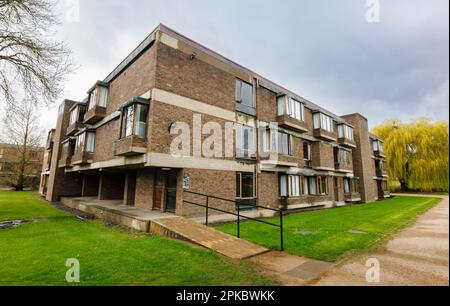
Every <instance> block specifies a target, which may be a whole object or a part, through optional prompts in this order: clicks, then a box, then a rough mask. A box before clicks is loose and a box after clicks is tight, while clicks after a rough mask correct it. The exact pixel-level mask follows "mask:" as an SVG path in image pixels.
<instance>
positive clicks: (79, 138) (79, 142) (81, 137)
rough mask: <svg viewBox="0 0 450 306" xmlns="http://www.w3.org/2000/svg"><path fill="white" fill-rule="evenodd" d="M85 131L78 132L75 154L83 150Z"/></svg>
mask: <svg viewBox="0 0 450 306" xmlns="http://www.w3.org/2000/svg"><path fill="white" fill-rule="evenodd" d="M85 137H86V133H82V134H79V135H78V136H77V140H76V143H75V154H79V153H81V152H83V150H84V140H85Z"/></svg>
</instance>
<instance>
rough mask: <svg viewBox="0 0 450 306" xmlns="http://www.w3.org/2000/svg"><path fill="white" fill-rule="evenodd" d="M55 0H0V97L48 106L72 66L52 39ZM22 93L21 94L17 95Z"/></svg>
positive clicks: (65, 51) (66, 52) (65, 50)
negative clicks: (26, 99)
mask: <svg viewBox="0 0 450 306" xmlns="http://www.w3.org/2000/svg"><path fill="white" fill-rule="evenodd" d="M55 9H56V0H0V98H3V100H5V101H7V102H13V101H14V100H15V99H16V100H17V97H19V96H27V97H28V98H30V99H32V100H34V101H37V102H44V103H45V104H47V105H49V104H52V103H53V102H54V101H55V99H57V98H58V97H59V95H60V93H61V91H62V89H63V83H64V80H65V77H66V76H67V74H68V73H70V72H71V71H72V70H73V68H74V66H73V63H72V61H71V59H70V55H71V52H70V51H69V49H68V48H67V46H66V45H65V44H64V43H62V42H58V41H55V39H54V36H55V33H54V31H52V29H54V26H55V25H56V24H58V23H59V20H58V18H57V16H56V14H55V13H54V12H55ZM21 94H22V95H21Z"/></svg>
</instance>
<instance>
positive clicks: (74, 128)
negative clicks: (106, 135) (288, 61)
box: [66, 121, 84, 136]
mask: <svg viewBox="0 0 450 306" xmlns="http://www.w3.org/2000/svg"><path fill="white" fill-rule="evenodd" d="M83 128H84V124H83V123H82V122H79V121H77V122H75V123H73V124H71V125H69V127H67V131H66V135H67V136H73V135H75V134H76V133H77V132H78V131H80V130H82V129H83Z"/></svg>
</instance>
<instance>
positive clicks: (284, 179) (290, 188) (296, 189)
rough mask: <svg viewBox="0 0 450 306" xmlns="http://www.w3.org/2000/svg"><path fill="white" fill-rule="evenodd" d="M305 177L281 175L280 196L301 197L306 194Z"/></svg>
mask: <svg viewBox="0 0 450 306" xmlns="http://www.w3.org/2000/svg"><path fill="white" fill-rule="evenodd" d="M305 180H306V179H305V177H303V176H298V175H280V196H282V197H287V196H289V197H300V196H302V195H304V194H305V193H307V192H305V190H307V189H305V184H304V181H305Z"/></svg>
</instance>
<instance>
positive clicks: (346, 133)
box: [338, 124, 355, 140]
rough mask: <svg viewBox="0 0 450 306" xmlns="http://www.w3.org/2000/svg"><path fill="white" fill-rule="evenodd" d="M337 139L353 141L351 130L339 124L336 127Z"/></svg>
mask: <svg viewBox="0 0 450 306" xmlns="http://www.w3.org/2000/svg"><path fill="white" fill-rule="evenodd" d="M338 133H339V138H345V139H348V140H355V137H354V131H353V128H351V127H349V126H348V125H344V124H341V125H339V127H338Z"/></svg>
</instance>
